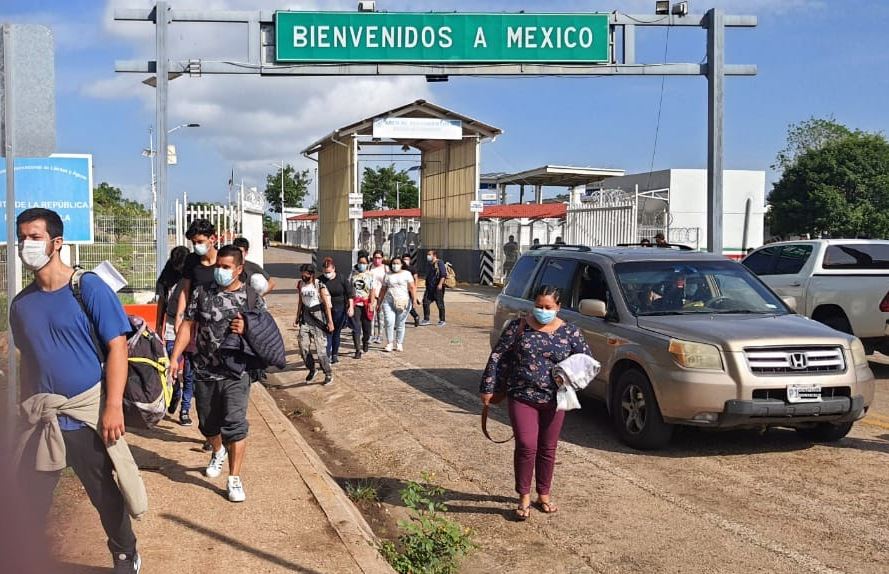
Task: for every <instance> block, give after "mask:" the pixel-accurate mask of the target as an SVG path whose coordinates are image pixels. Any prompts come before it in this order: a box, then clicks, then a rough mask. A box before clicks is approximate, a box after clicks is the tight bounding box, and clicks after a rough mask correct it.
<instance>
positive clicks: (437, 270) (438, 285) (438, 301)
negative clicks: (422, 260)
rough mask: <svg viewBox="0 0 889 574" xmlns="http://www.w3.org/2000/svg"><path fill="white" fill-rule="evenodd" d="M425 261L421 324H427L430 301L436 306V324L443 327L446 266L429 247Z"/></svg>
mask: <svg viewBox="0 0 889 574" xmlns="http://www.w3.org/2000/svg"><path fill="white" fill-rule="evenodd" d="M426 262H427V263H428V264H429V268H428V269H427V270H426V291H425V292H424V293H423V322H422V323H420V324H421V325H429V324H430V323H429V314H430V311H431V307H432V303H433V302H435V306H436V307H438V326H439V327H444V326H445V325H447V323H446V322H445V301H444V296H445V279H447V278H448V268H447V267H446V266H445V262H444V261H442V260H441V259H439V258H438V251H436V250H435V249H430V250H429V252H428V253H427V254H426Z"/></svg>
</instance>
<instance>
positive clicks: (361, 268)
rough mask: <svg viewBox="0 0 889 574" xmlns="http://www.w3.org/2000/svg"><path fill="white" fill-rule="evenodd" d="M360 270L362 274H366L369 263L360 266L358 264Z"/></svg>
mask: <svg viewBox="0 0 889 574" xmlns="http://www.w3.org/2000/svg"><path fill="white" fill-rule="evenodd" d="M358 270H359V271H361V272H362V273H364V272H365V271H367V263H359V264H358Z"/></svg>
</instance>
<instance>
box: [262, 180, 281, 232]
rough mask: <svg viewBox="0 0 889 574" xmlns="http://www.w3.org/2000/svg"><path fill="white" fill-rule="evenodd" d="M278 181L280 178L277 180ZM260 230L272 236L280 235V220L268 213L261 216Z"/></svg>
mask: <svg viewBox="0 0 889 574" xmlns="http://www.w3.org/2000/svg"><path fill="white" fill-rule="evenodd" d="M278 181H279V182H280V180H278ZM262 232H263V233H265V234H266V235H268V236H269V237H272V238H279V237H281V221H280V220H279V219H274V218H273V217H272V216H270V215H269V214H265V215H263V217H262Z"/></svg>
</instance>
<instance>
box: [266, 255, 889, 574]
mask: <svg viewBox="0 0 889 574" xmlns="http://www.w3.org/2000/svg"><path fill="white" fill-rule="evenodd" d="M282 269H283V267H282ZM288 281H289V280H288ZM289 296H290V295H289V294H288V292H287V291H284V292H282V293H280V294H279V295H276V296H274V297H272V298H271V304H272V306H273V308H277V309H279V310H280V311H281V313H282V315H286V314H288V313H289V311H287V309H288V307H289V305H288V302H287V298H288V297H289ZM492 302H493V292H492V291H490V290H480V291H463V292H451V293H449V294H448V299H447V303H448V326H447V327H445V328H437V327H421V328H413V327H409V328H408V332H407V337H406V343H405V346H406V350H405V352H404V353H400V354H384V353H382V352H381V351H380V349H379V347H377V348H376V350H374V349H372V351H371V353H369V354H368V355H366V356H365V358H363V359H361V360H357V361H356V360H353V359H351V358H343V359H342V361H341V362H340V363H339V365H337V366H336V371H335V372H336V375H337V378H336V382H335V383H334V385H333V386H330V387H322V386H321V385H320V384H306V383H305V382H304V378H305V371H304V370H303V369H302V364H301V362H300V361H299V358H298V356H297V355H296V354H295V352H294V354H293V355H291V356H290V357H289V359H290V361H291V366H290V367H289V368H288V369H287V370H286V371H285V372H283V373H279V374H278V375H277V376H276V379H275V380H274V381H273V382H272V383H273V385H276V386H277V388H276V389H274V391H273V393H274V394H275V395H276V396H277V397H278V399H279V401H280V403H281V404H285V403H286V404H289V405H291V406H290V407H289V408H291V409H295V410H294V411H293V412H295V413H296V414H295V415H294V417H293V418H294V419H302V421H301V423H299V426H300V428H301V429H303V430H304V431H306V432H307V433H308V434H309V435H310V436H309V437H308V439H309V440H310V442H312V443H313V446H315V448H316V450H318V452H319V454H320V455H321V456H322V458H324V459H325V460H326V462H327V464H328V467H329V468H330V469H331V470H332V472H334V474H337V475H338V476H337V478H339V479H341V481H342V482H345V481H346V480H350V481H352V482H357V481H360V480H364V481H368V482H370V483H373V484H375V485H377V486H378V487H379V488H380V491H381V493H382V496H383V501H382V503H383V509H384V511H385V512H386V513H389V514H391V515H392V516H394V517H398V516H402V515H403V509H402V508H400V502H399V500H398V495H397V490H398V487H399V485H401V484H403V483H404V481H406V480H410V479H416V478H418V477H419V476H420V473H421V472H424V471H431V472H434V473H435V474H436V480H437V481H438V482H439V483H440V484H441V485H442V486H444V487H445V488H446V489H447V498H448V501H449V504H450V505H451V512H452V514H453V517H454V518H456V519H458V520H459V521H460V522H461V523H463V524H464V525H466V526H469V527H471V528H473V529H474V530H475V531H476V537H477V541H478V543H479V544H480V548H479V549H478V550H477V551H476V552H475V553H474V554H473V557H472V558H471V559H470V560H467V561H466V562H465V563H464V566H463V568H462V571H465V572H517V571H519V572H530V571H545V572H575V571H594V572H637V571H642V570H644V571H652V572H690V571H695V572H717V571H718V572H817V573H827V572H880V571H885V569H886V568H887V567H889V566H887V563H889V512H887V511H889V501H887V497H886V495H885V488H886V479H885V477H886V475H887V467H889V390H887V387H889V368H887V367H879V366H875V370H876V372H877V374H878V376H879V377H880V380H879V381H878V388H877V398H876V401H875V405H874V407H873V409H872V411H871V414H870V415H869V416H868V417H867V419H865V420H864V421H862V422H860V423H858V424H856V425H855V428H854V429H853V431H852V432H851V433H850V435H849V436H848V437H847V438H845V439H843V440H842V441H840V442H838V443H834V444H812V443H811V442H807V441H805V440H803V439H802V438H801V437H800V436H799V435H798V434H797V433H796V432H795V431H792V430H785V429H770V430H768V431H765V432H759V431H732V432H718V433H717V432H705V431H700V430H694V429H681V430H680V431H679V432H677V433H676V436H675V437H674V440H673V442H672V443H671V445H670V446H669V447H668V448H666V449H664V450H662V451H658V452H648V453H641V452H637V451H632V450H630V449H628V448H627V447H625V446H623V445H622V444H621V443H620V442H618V440H617V439H616V437H615V435H614V434H613V433H612V430H611V428H610V423H609V421H608V417H607V413H606V411H605V409H604V407H603V406H601V405H600V404H598V403H596V402H595V401H585V402H584V408H583V409H582V410H581V411H574V412H571V413H569V415H568V417H567V419H566V425H565V429H564V431H563V434H562V442H561V443H560V446H559V453H558V462H557V467H556V479H555V485H554V492H553V496H554V498H555V499H556V500H558V502H559V504H560V507H561V510H560V512H559V513H558V514H556V515H553V516H545V515H543V514H540V513H538V512H535V513H534V514H533V515H532V518H531V520H530V521H529V522H527V523H522V524H517V523H514V522H511V521H510V517H511V511H512V508H513V507H514V498H513V496H514V493H513V483H512V481H513V478H512V477H513V474H512V444H511V443H510V444H504V445H497V444H493V443H491V442H488V441H487V440H486V439H485V438H484V436H483V435H482V433H481V431H480V430H479V416H478V414H479V412H480V404H479V400H478V395H477V388H478V382H479V377H480V375H481V371H482V369H483V367H484V364H485V361H486V359H487V356H488V351H489V344H488V333H489V330H490V327H491V322H492V311H493V309H492ZM289 308H292V307H289ZM433 318H435V314H434V311H433ZM280 320H281V325H282V327H283V326H287V327H288V329H287V330H286V332H285V337H286V339H287V342H288V348H290V349H295V335H296V334H295V331H294V330H293V329H292V328H289V326H290V323H291V322H292V318H289V317H286V316H281V317H280ZM344 339H345V340H350V337H348V336H346V337H344ZM350 350H351V344H349V345H348V349H347V351H346V352H344V353H343V354H344V355H345V354H347V352H348V351H350ZM293 405H296V406H295V407H294V406H293ZM507 423H508V421H507V417H506V413H505V409H504V408H502V407H501V408H497V409H496V412H495V414H494V422H493V423H492V428H491V432H492V434H494V435H495V437H502V438H506V437H507V436H509V429H508V426H507Z"/></svg>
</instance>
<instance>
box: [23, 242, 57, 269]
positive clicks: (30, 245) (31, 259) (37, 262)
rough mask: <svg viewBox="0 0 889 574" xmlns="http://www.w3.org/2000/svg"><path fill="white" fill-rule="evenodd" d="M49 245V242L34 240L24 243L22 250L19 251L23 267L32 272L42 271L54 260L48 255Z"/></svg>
mask: <svg viewBox="0 0 889 574" xmlns="http://www.w3.org/2000/svg"><path fill="white" fill-rule="evenodd" d="M48 243H49V242H48V241H34V240H33V239H25V240H24V241H22V244H21V249H19V257H21V259H22V265H24V266H25V267H26V268H28V269H30V270H31V271H40V270H41V269H43V268H44V267H46V265H47V264H48V263H49V261H50V259H52V257H50V256H49V255H47V254H46V246H47V244H48Z"/></svg>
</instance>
